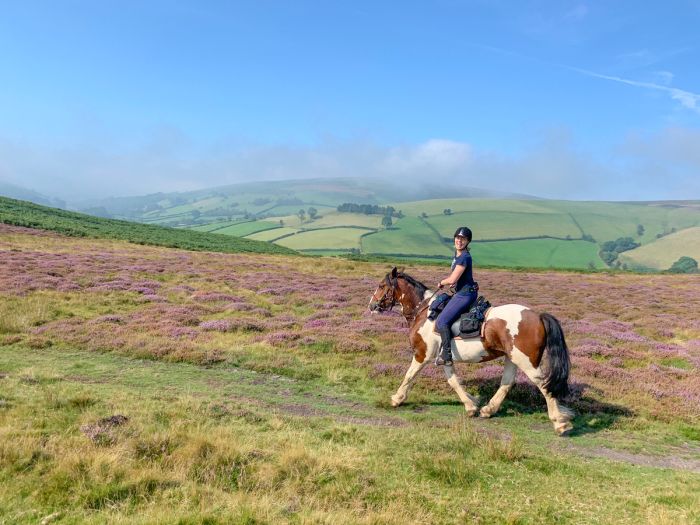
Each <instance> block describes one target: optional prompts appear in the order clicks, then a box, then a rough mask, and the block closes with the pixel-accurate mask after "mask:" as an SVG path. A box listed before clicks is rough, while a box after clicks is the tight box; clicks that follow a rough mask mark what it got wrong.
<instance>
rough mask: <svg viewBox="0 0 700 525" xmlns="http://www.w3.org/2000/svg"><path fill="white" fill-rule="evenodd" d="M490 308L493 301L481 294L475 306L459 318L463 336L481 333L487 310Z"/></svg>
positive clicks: (460, 330)
mask: <svg viewBox="0 0 700 525" xmlns="http://www.w3.org/2000/svg"><path fill="white" fill-rule="evenodd" d="M489 308H491V303H490V302H488V301H487V300H486V298H485V297H484V296H483V295H480V296H479V298H478V299H477V300H476V303H474V306H472V307H471V308H470V309H469V311H468V312H467V313H465V314H462V316H461V317H460V318H459V335H460V336H461V337H463V338H469V337H476V336H478V335H479V334H480V333H481V325H482V324H483V322H484V317H485V316H486V310H488V309H489Z"/></svg>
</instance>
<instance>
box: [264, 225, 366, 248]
mask: <svg viewBox="0 0 700 525" xmlns="http://www.w3.org/2000/svg"><path fill="white" fill-rule="evenodd" d="M363 233H367V230H361V229H359V228H330V229H325V230H309V231H300V232H299V233H297V234H295V235H291V236H289V237H285V238H283V239H279V240H278V241H275V243H276V244H279V245H281V246H285V247H287V248H291V249H293V250H314V249H319V248H320V249H325V250H349V249H351V248H359V246H360V236H361V235H362V234H363Z"/></svg>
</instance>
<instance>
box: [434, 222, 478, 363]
mask: <svg viewBox="0 0 700 525" xmlns="http://www.w3.org/2000/svg"><path fill="white" fill-rule="evenodd" d="M471 241H472V231H471V230H470V229H469V228H467V227H466V226H461V227H459V228H457V231H456V232H455V234H454V243H455V256H454V259H452V273H451V274H450V275H449V276H447V277H445V278H444V279H442V280H441V281H440V282H439V283H438V288H442V287H443V286H450V287H454V289H455V294H454V296H453V297H452V299H450V302H449V303H447V306H445V309H444V310H443V311H442V312H441V313H440V316H439V317H438V318H437V321H436V322H435V325H436V328H437V331H438V332H439V333H440V336H441V337H442V345H441V351H440V353H439V355H438V357H437V359H436V360H435V364H436V365H446V366H451V365H452V330H451V329H450V327H451V326H452V323H453V322H454V320H455V319H457V317H458V316H459V315H460V314H461V313H462V312H464V311H466V310H468V309H469V307H470V306H471V305H472V304H473V303H474V301H476V296H477V292H478V290H479V285H478V284H477V283H476V282H474V278H473V277H472V256H471V254H470V253H469V243H470V242H471Z"/></svg>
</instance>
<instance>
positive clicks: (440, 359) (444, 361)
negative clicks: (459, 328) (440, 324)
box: [435, 326, 453, 366]
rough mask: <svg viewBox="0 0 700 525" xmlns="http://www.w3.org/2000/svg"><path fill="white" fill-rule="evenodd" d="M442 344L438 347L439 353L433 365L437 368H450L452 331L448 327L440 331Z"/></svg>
mask: <svg viewBox="0 0 700 525" xmlns="http://www.w3.org/2000/svg"><path fill="white" fill-rule="evenodd" d="M440 337H441V338H442V344H441V345H440V353H439V354H438V356H437V359H435V364H436V365H438V366H441V365H444V366H452V364H453V363H452V330H451V329H450V327H449V326H448V327H446V328H443V329H442V330H440Z"/></svg>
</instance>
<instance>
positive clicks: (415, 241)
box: [362, 217, 452, 256]
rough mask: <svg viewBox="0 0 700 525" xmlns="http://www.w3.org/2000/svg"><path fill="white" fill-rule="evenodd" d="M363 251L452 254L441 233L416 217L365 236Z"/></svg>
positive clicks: (401, 220)
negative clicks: (442, 239) (441, 237)
mask: <svg viewBox="0 0 700 525" xmlns="http://www.w3.org/2000/svg"><path fill="white" fill-rule="evenodd" d="M362 253H376V254H411V255H413V254H420V255H443V256H451V255H452V251H451V250H450V248H449V247H448V246H446V245H445V244H444V243H443V242H442V241H441V239H440V235H439V234H438V233H437V232H436V231H434V230H432V229H431V228H430V227H429V226H428V225H427V224H426V223H425V222H424V221H422V220H420V219H417V218H415V217H404V218H403V219H399V220H397V221H396V223H395V224H394V226H393V227H392V229H390V230H382V231H380V232H378V233H374V234H372V235H367V236H366V237H363V239H362Z"/></svg>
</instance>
